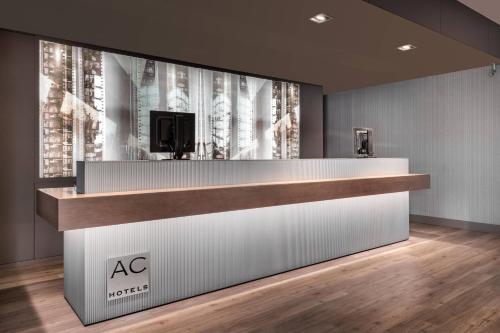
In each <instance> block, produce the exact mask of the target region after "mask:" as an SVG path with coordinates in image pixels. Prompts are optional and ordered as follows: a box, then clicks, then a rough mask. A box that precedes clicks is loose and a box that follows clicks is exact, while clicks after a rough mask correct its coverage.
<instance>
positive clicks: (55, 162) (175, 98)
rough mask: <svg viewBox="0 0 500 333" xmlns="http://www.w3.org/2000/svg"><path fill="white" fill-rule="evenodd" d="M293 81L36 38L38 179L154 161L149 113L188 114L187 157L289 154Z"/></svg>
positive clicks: (295, 153) (295, 152)
mask: <svg viewBox="0 0 500 333" xmlns="http://www.w3.org/2000/svg"><path fill="white" fill-rule="evenodd" d="M299 89H300V86H299V85H298V84H296V83H291V82H283V81H275V80H268V79H262V78H256V77H252V76H248V75H237V74H231V73H227V72H222V71H213V70H206V69H201V68H196V67H190V66H184V65H177V64H172V63H166V62H161V61H154V60H150V59H143V58H138V57H132V56H127V55H122V54H116V53H110V52H103V51H97V50H93V49H87V48H82V47H76V46H70V45H63V44H59V43H54V42H49V41H40V85H39V98H40V177H41V178H48V177H71V176H74V175H75V170H76V167H75V165H76V161H77V160H92V161H100V160H156V159H164V158H168V157H169V156H168V154H162V153H151V152H150V151H149V112H150V111H152V110H158V111H174V112H192V113H195V115H196V116H195V117H196V151H195V153H191V154H190V158H191V159H226V160H229V159H294V158H299V139H300V138H299V136H300V133H299V119H300V101H299V96H300V91H299Z"/></svg>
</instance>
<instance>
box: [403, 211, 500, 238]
mask: <svg viewBox="0 0 500 333" xmlns="http://www.w3.org/2000/svg"><path fill="white" fill-rule="evenodd" d="M410 221H411V222H415V223H424V224H432V225H439V226H443V227H450V228H457V229H464V230H470V231H479V232H488V233H492V234H500V225H497V224H488V223H480V222H471V221H463V220H453V219H446V218H442V217H433V216H424V215H414V214H410Z"/></svg>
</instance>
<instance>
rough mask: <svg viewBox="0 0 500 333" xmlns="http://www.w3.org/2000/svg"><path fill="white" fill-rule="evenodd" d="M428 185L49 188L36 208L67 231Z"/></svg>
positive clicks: (426, 181) (368, 180) (343, 181)
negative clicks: (90, 191)
mask: <svg viewBox="0 0 500 333" xmlns="http://www.w3.org/2000/svg"><path fill="white" fill-rule="evenodd" d="M429 187H430V176H429V175H427V174H405V175H391V176H380V177H357V178H336V179H327V180H324V179H323V180H308V181H293V182H272V183H254V184H238V185H220V186H205V187H188V188H171V189H161V190H144V191H126V192H111V193H95V194H77V193H76V190H75V189H74V188H72V187H70V188H68V187H66V188H47V189H39V190H37V192H36V206H37V207H36V211H37V214H38V215H39V216H41V217H42V218H44V219H45V220H47V221H48V222H49V223H51V224H52V225H54V226H55V227H56V228H57V230H59V231H64V230H72V229H82V228H93V227H101V226H107V225H116V224H123V223H131V222H140V221H149V220H157V219H165V218H173V217H181V216H191V215H200V214H210V213H218V212H224V211H232V210H241V209H252V208H261V207H270V206H279V205H288V204H296V203H303V202H313V201H323V200H333V199H341V198H349V197H358V196H365V195H375V194H383V193H394V192H404V191H414V190H422V189H427V188H429Z"/></svg>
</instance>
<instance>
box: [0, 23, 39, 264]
mask: <svg viewBox="0 0 500 333" xmlns="http://www.w3.org/2000/svg"><path fill="white" fill-rule="evenodd" d="M0 50H1V52H0V73H2V74H1V75H0V140H1V141H2V143H3V144H2V158H1V162H0V264H2V263H8V262H14V261H20V260H26V259H32V258H33V256H34V209H35V201H34V192H33V188H34V177H35V137H34V129H35V113H34V110H35V39H34V37H32V36H27V35H22V34H16V33H12V32H7V31H2V30H0Z"/></svg>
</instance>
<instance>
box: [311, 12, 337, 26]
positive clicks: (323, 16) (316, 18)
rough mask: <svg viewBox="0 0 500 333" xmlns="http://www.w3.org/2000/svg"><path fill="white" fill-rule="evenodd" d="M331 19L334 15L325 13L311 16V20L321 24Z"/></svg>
mask: <svg viewBox="0 0 500 333" xmlns="http://www.w3.org/2000/svg"><path fill="white" fill-rule="evenodd" d="M331 19H332V17H331V16H329V15H327V14H325V13H319V14H316V15H314V16H313V17H311V18H310V19H309V20H310V21H313V22H314V23H318V24H320V23H325V22H328V21H330V20H331Z"/></svg>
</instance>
